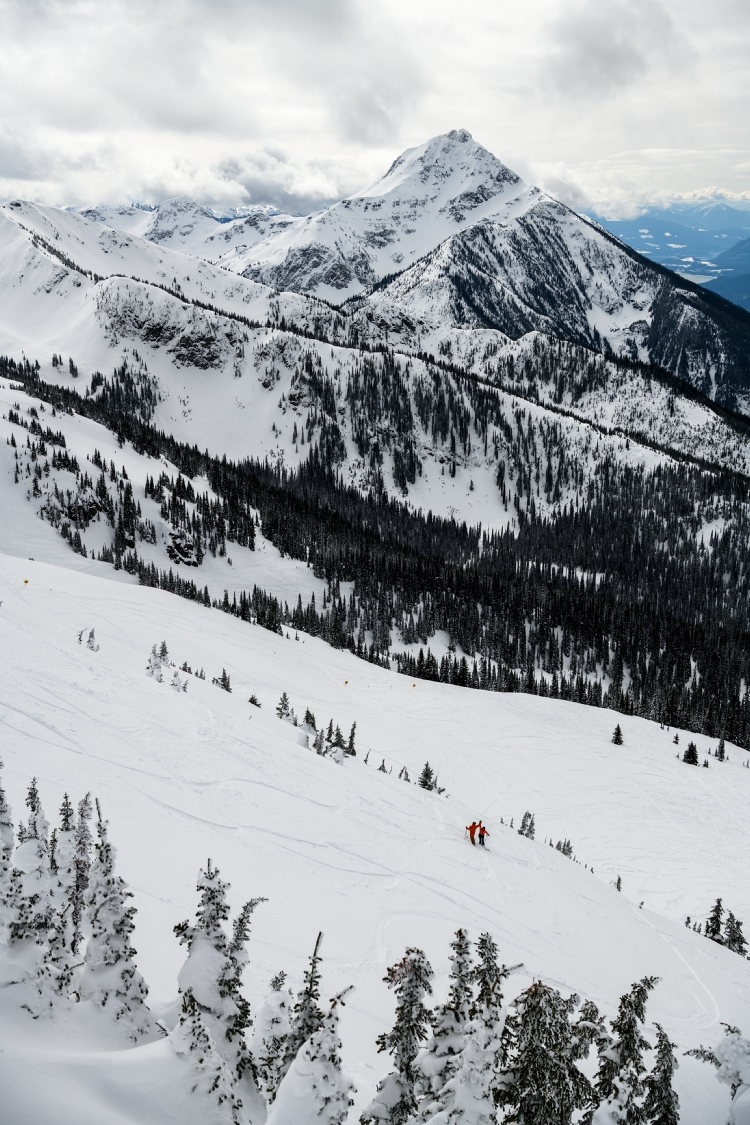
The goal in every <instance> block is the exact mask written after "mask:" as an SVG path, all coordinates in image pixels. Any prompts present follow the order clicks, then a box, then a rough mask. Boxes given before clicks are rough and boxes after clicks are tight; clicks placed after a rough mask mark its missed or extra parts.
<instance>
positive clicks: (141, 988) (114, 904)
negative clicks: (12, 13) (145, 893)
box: [79, 801, 157, 1042]
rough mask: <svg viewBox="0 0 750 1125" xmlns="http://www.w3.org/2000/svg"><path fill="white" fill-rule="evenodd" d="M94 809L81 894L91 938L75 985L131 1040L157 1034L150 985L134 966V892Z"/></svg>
mask: <svg viewBox="0 0 750 1125" xmlns="http://www.w3.org/2000/svg"><path fill="white" fill-rule="evenodd" d="M96 811H97V826H96V830H97V835H98V837H99V842H98V843H97V845H96V855H95V858H94V862H93V863H92V865H91V868H90V871H89V885H88V889H87V891H86V895H85V902H86V907H87V911H88V922H89V930H90V937H89V939H88V941H87V943H86V953H85V955H84V959H83V962H84V963H83V971H82V973H81V980H80V984H79V994H80V997H81V1000H89V1001H91V1003H92V1004H95V1005H97V1006H99V1007H102V1008H104V1009H106V1011H107V1012H108V1013H109V1015H110V1017H111V1018H112V1019H113V1020H116V1021H117V1022H118V1024H119V1025H120V1026H121V1027H123V1028H124V1029H125V1031H126V1033H127V1035H128V1037H129V1038H130V1039H132V1040H133V1042H138V1040H139V1039H140V1038H143V1037H144V1036H146V1035H153V1034H156V1033H157V1025H156V1023H155V1021H154V1019H153V1017H152V1016H151V1013H150V1012H149V1010H148V1007H147V1006H146V997H147V995H148V988H147V987H146V982H145V981H144V979H143V977H142V976H141V974H140V973H139V972H138V969H137V968H136V965H135V960H134V958H135V953H136V951H135V949H133V947H132V945H131V943H130V939H131V935H132V933H133V931H134V929H135V923H134V921H133V918H134V916H135V913H136V909H135V907H134V906H131V905H130V904H129V902H128V900H129V899H132V897H133V892H132V891H130V890H128V886H127V883H126V882H125V881H124V880H123V879H122V878H121V877H120V876H119V875H116V874H115V859H116V856H117V853H116V851H115V849H114V848H113V847H112V845H111V844H110V842H109V839H108V836H107V827H108V822H107V821H106V820H102V815H101V810H100V808H99V802H98V801H97V804H96Z"/></svg>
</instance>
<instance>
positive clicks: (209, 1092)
mask: <svg viewBox="0 0 750 1125" xmlns="http://www.w3.org/2000/svg"><path fill="white" fill-rule="evenodd" d="M170 1038H171V1041H172V1045H173V1046H174V1049H175V1052H176V1053H177V1054H178V1055H182V1056H185V1057H186V1058H187V1059H188V1060H189V1062H190V1070H191V1087H190V1090H191V1093H193V1094H198V1095H203V1096H204V1097H206V1098H210V1099H211V1100H212V1101H214V1100H215V1101H216V1102H217V1103H218V1104H219V1105H220V1106H221V1105H225V1106H226V1107H227V1109H228V1111H229V1113H230V1115H231V1120H232V1122H233V1123H235V1125H245V1123H246V1122H247V1120H248V1119H247V1117H246V1116H245V1115H244V1113H243V1106H242V1097H241V1096H240V1094H239V1092H238V1090H237V1085H236V1081H235V1077H234V1074H233V1072H232V1069H231V1067H230V1066H229V1065H228V1064H227V1063H226V1062H225V1060H224V1059H223V1058H222V1056H221V1054H220V1053H219V1051H218V1050H217V1048H216V1044H215V1042H214V1039H213V1037H212V1035H211V1033H210V1032H209V1030H208V1028H207V1027H206V1024H205V1022H204V1020H203V1010H202V1008H201V1006H200V1005H199V1004H198V1003H197V1001H196V999H195V997H194V996H193V992H192V989H187V991H186V992H185V993H184V994H183V997H182V1012H181V1014H180V1019H179V1023H178V1024H177V1026H176V1027H175V1029H174V1031H173V1032H172V1034H171V1036H170Z"/></svg>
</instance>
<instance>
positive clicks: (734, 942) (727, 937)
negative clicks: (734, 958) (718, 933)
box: [722, 910, 747, 957]
mask: <svg viewBox="0 0 750 1125" xmlns="http://www.w3.org/2000/svg"><path fill="white" fill-rule="evenodd" d="M722 940H723V943H724V945H725V946H726V947H727V949H731V951H732V953H739V955H740V957H745V956H746V955H747V938H746V937H745V935H744V934H743V932H742V922H740V920H739V918H735V916H734V914H732V911H731V910H730V911H728V913H727V920H726V922H725V923H724V935H723V939H722Z"/></svg>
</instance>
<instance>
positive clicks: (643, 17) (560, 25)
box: [0, 0, 750, 215]
mask: <svg viewBox="0 0 750 1125" xmlns="http://www.w3.org/2000/svg"><path fill="white" fill-rule="evenodd" d="M0 28H1V29H2V31H1V34H0V50H1V51H2V56H1V59H2V65H0V198H4V199H8V198H12V197H13V196H21V197H25V198H27V199H34V200H42V201H46V202H49V203H55V204H82V203H96V202H102V201H106V202H120V201H122V200H125V199H128V198H132V199H141V200H146V201H152V202H154V201H158V200H160V199H164V198H167V197H170V196H174V195H183V194H187V195H190V196H193V197H194V198H196V199H199V200H201V201H204V202H208V203H213V204H219V205H230V204H237V203H247V202H250V201H252V202H271V203H275V204H276V205H278V206H281V207H284V208H290V209H294V210H299V211H307V210H311V209H313V208H315V207H319V206H321V205H322V204H324V203H327V202H329V201H331V200H333V199H336V198H340V197H341V196H343V195H346V194H347V193H349V192H352V191H355V190H357V189H360V188H363V187H365V186H366V185H367V184H368V183H370V182H371V181H372V180H374V179H375V178H376V177H377V176H379V175H380V174H382V173H383V172H385V171H386V169H387V168H388V166H389V165H390V163H391V161H392V160H393V158H394V157H395V156H396V155H397V154H398V153H399V152H401V151H402V150H403V149H404V148H407V147H408V146H410V145H414V144H418V143H420V142H421V141H423V140H426V139H427V138H428V137H430V136H433V135H435V134H436V133H444V132H447V131H448V130H450V129H454V128H466V129H468V130H469V131H470V132H471V133H472V134H473V135H474V137H475V138H476V139H477V140H478V141H480V142H481V143H482V144H484V145H485V146H486V147H487V148H489V149H491V150H492V151H493V152H494V153H495V154H496V155H497V156H498V157H500V159H501V160H503V161H504V162H505V163H506V164H508V165H510V167H512V168H514V169H515V170H516V171H517V172H519V173H520V174H521V175H523V176H524V177H525V178H527V179H530V180H532V181H533V182H536V183H538V184H540V185H541V186H543V187H546V188H547V189H548V190H550V191H552V192H553V193H554V194H556V195H558V196H559V197H560V198H562V199H564V200H565V201H566V202H568V203H571V204H573V205H574V206H578V207H589V208H596V207H598V208H599V209H600V210H602V211H603V212H604V213H605V214H610V215H615V214H617V213H625V212H627V211H628V210H629V209H632V208H633V207H634V206H635V205H637V204H641V203H645V202H654V201H659V200H666V199H668V198H672V197H674V196H678V195H685V194H689V193H697V194H699V195H701V196H705V195H711V194H719V195H722V196H724V197H725V198H728V199H730V200H731V199H732V198H737V199H741V200H743V201H744V202H745V205H748V204H750V65H749V63H748V60H750V0H462V2H460V3H457V2H456V0H367V2H365V0H362V2H360V0H0Z"/></svg>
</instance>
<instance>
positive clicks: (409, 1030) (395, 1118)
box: [360, 948, 433, 1125]
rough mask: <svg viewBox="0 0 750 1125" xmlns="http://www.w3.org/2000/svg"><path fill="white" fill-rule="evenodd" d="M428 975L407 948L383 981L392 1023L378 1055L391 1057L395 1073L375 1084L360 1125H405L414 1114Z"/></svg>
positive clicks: (418, 955) (416, 952)
mask: <svg viewBox="0 0 750 1125" xmlns="http://www.w3.org/2000/svg"><path fill="white" fill-rule="evenodd" d="M432 975H433V973H432V967H431V965H430V963H429V961H428V960H427V958H426V957H425V955H424V953H423V952H422V950H421V949H414V948H410V949H407V950H406V952H405V954H404V956H403V957H402V958H401V960H400V961H398V962H397V963H396V964H395V965H391V966H390V968H389V969H388V971H387V973H386V975H385V977H384V978H383V979H384V981H385V982H386V984H387V985H388V987H389V988H390V989H392V990H393V992H394V993H395V995H396V1021H395V1023H394V1025H393V1028H392V1029H391V1031H387V1032H383V1033H382V1034H381V1035H380V1036H378V1041H377V1042H378V1051H387V1052H388V1053H389V1054H390V1055H391V1056H392V1057H393V1062H394V1065H395V1070H393V1071H392V1072H391V1073H390V1074H389V1075H388V1076H387V1077H386V1078H384V1079H383V1080H382V1082H380V1083H379V1084H378V1088H377V1092H376V1094H375V1097H374V1098H373V1100H372V1102H371V1103H370V1104H369V1106H367V1108H366V1109H365V1110H364V1112H363V1113H362V1116H361V1118H360V1120H361V1121H362V1122H363V1123H366V1122H368V1121H376V1122H379V1123H382V1125H405V1123H406V1122H407V1121H408V1120H409V1118H410V1117H411V1116H412V1114H413V1113H414V1112H415V1111H416V1108H417V1099H416V1095H415V1092H414V1084H415V1078H416V1074H415V1069H414V1062H415V1059H416V1058H417V1054H418V1052H419V1047H420V1044H421V1043H422V1042H423V1040H424V1038H425V1036H426V1034H427V1031H428V1029H429V1027H430V1024H431V1014H430V1012H429V1011H428V1009H427V1008H426V1007H425V1006H424V998H425V996H430V995H431V994H432V985H431V981H432Z"/></svg>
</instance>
